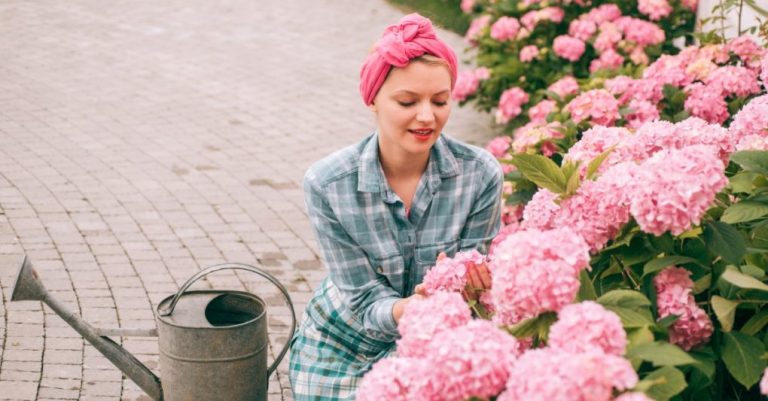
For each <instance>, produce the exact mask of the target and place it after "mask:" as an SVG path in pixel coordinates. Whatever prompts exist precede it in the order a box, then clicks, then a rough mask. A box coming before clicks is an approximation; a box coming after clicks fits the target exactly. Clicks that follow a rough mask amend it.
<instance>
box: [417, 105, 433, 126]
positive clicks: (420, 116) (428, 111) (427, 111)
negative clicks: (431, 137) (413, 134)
mask: <svg viewBox="0 0 768 401" xmlns="http://www.w3.org/2000/svg"><path fill="white" fill-rule="evenodd" d="M434 119H435V113H434V112H433V110H432V104H430V103H429V102H426V103H423V104H421V105H419V111H418V113H417V114H416V121H419V122H432V121H433V120H434Z"/></svg>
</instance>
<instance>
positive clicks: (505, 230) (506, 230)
mask: <svg viewBox="0 0 768 401" xmlns="http://www.w3.org/2000/svg"><path fill="white" fill-rule="evenodd" d="M520 214H521V216H520V217H522V211H520ZM520 217H518V218H517V219H516V220H514V222H513V223H510V224H506V225H504V226H503V227H501V229H500V230H499V233H498V234H497V235H496V236H495V237H493V240H492V241H491V246H490V247H489V248H488V258H489V259H491V258H493V253H494V251H495V249H496V247H497V246H498V245H499V244H500V243H502V242H503V241H504V240H505V239H506V238H507V237H508V236H510V235H511V234H514V233H516V232H518V231H520V224H519V223H518V222H519V220H520ZM486 294H487V297H489V298H492V297H491V295H490V294H491V293H490V292H488V291H486V292H484V293H483V295H486ZM489 303H492V301H490V302H489Z"/></svg>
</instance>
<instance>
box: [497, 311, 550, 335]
mask: <svg viewBox="0 0 768 401" xmlns="http://www.w3.org/2000/svg"><path fill="white" fill-rule="evenodd" d="M555 321H557V315H556V314H555V313H553V312H547V313H542V314H541V315H539V316H536V317H533V318H530V319H526V320H523V321H522V322H520V323H518V324H516V325H514V326H511V327H508V328H507V331H508V332H509V334H512V335H513V336H515V337H517V338H528V337H531V336H536V335H538V336H539V337H540V338H541V337H546V334H547V333H548V332H549V327H550V326H552V324H553V323H555ZM542 334H543V335H542Z"/></svg>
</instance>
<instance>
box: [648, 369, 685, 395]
mask: <svg viewBox="0 0 768 401" xmlns="http://www.w3.org/2000/svg"><path fill="white" fill-rule="evenodd" d="M686 385H687V383H686V382H685V375H683V372H681V371H679V370H678V369H675V368H673V367H671V366H665V367H663V368H661V369H657V370H654V371H653V372H651V373H649V374H648V376H645V377H644V378H643V380H641V381H640V382H639V383H637V386H636V387H635V390H639V391H643V392H645V394H646V395H648V396H649V397H651V398H652V399H654V400H656V401H667V400H669V399H670V398H672V397H674V396H676V395H678V394H680V393H681V392H682V391H683V390H685V387H686Z"/></svg>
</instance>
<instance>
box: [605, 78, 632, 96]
mask: <svg viewBox="0 0 768 401" xmlns="http://www.w3.org/2000/svg"><path fill="white" fill-rule="evenodd" d="M634 81H635V80H634V79H633V78H632V77H628V76H626V75H618V76H616V77H614V78H610V79H606V80H605V82H604V83H603V87H604V88H605V90H607V91H608V92H610V93H611V95H614V96H620V95H622V94H623V93H625V92H627V91H629V90H630V88H632V84H633V83H634Z"/></svg>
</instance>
